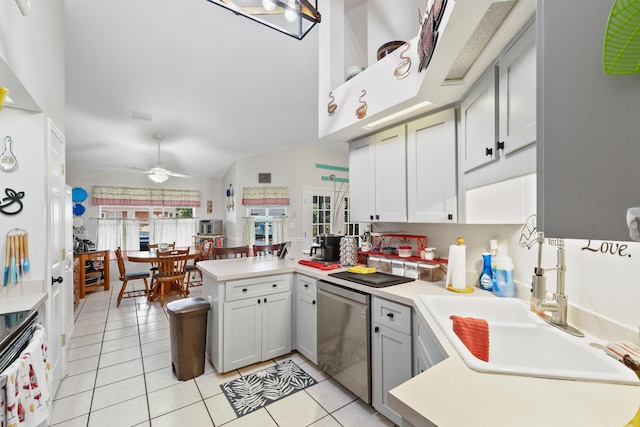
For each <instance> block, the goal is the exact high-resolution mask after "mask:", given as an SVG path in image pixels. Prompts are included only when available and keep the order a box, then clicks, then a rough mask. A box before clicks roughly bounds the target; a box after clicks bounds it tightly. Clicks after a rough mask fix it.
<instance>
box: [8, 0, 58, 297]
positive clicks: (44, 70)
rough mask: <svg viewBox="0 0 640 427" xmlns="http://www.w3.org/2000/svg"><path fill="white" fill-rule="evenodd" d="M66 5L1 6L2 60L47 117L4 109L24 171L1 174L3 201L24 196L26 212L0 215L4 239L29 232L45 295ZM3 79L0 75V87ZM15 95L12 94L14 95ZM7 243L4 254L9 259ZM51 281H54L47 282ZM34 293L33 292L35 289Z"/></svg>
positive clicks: (35, 276)
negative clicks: (49, 154)
mask: <svg viewBox="0 0 640 427" xmlns="http://www.w3.org/2000/svg"><path fill="white" fill-rule="evenodd" d="M62 25H63V1H62V0H50V1H46V2H34V3H33V4H32V11H31V14H30V15H29V16H26V17H25V16H22V14H21V13H20V10H19V9H18V6H17V5H16V3H15V1H3V2H0V57H1V58H2V60H3V61H4V62H5V63H6V64H7V65H8V66H9V67H10V69H11V71H12V72H13V74H15V76H16V77H17V78H18V79H19V80H20V82H21V83H22V84H23V86H24V87H25V88H26V89H27V91H28V92H29V93H30V95H31V97H32V98H34V99H35V101H36V102H37V103H38V105H39V106H40V108H41V109H42V110H43V112H42V113H33V112H27V111H23V110H19V109H14V108H9V107H6V106H5V108H4V109H2V110H0V138H2V140H4V137H5V136H10V137H11V138H12V140H13V152H14V154H15V156H16V157H17V159H18V167H17V169H14V170H13V171H11V172H4V171H0V199H2V198H4V197H6V196H5V189H6V188H11V189H13V190H15V191H17V192H21V191H23V192H24V194H25V195H24V198H23V199H22V202H23V205H24V207H23V210H22V212H20V213H19V214H17V215H11V216H8V215H2V214H0V236H3V237H4V236H6V234H7V232H8V231H9V230H11V229H13V228H22V229H24V230H26V231H27V232H28V233H29V256H30V264H31V272H30V273H29V274H27V275H26V280H29V281H33V282H38V283H39V285H38V287H37V289H33V291H34V292H39V293H41V292H43V291H44V290H45V289H43V288H42V280H43V279H44V274H45V271H46V269H45V249H46V234H45V233H46V209H47V206H46V188H45V182H46V175H45V166H46V165H45V137H46V135H45V134H46V132H45V130H46V128H45V126H46V119H47V117H51V118H52V119H53V121H54V123H55V124H56V126H57V127H58V128H59V129H60V130H61V131H63V132H64V42H63V28H62ZM2 80H3V76H1V75H0V85H2ZM9 95H11V93H9ZM4 241H5V240H4V239H2V245H1V247H0V254H2V259H4V254H5V245H4ZM47 283H48V280H47ZM14 290H15V291H20V292H23V291H25V289H11V287H8V288H4V287H3V288H1V289H0V298H4V297H11V296H17V294H18V293H19V292H13V293H11V291H14ZM28 293H31V292H30V291H29V292H28Z"/></svg>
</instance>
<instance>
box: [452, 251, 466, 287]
mask: <svg viewBox="0 0 640 427" xmlns="http://www.w3.org/2000/svg"><path fill="white" fill-rule="evenodd" d="M466 265H467V249H466V246H465V245H451V246H449V262H448V269H447V285H451V287H453V288H455V289H461V290H462V289H466V287H467V267H466Z"/></svg>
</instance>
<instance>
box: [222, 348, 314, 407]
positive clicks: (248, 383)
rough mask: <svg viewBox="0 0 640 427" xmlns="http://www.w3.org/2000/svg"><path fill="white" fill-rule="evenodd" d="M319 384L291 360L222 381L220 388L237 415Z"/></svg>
mask: <svg viewBox="0 0 640 427" xmlns="http://www.w3.org/2000/svg"><path fill="white" fill-rule="evenodd" d="M315 383H316V380H314V379H313V378H312V377H311V376H310V375H309V374H307V373H306V372H305V371H304V370H302V368H300V367H299V366H298V365H296V364H295V363H294V362H293V361H291V360H285V361H284V362H282V363H279V364H277V365H274V366H271V367H269V368H267V369H263V370H261V371H258V372H254V373H252V374H249V375H245V376H242V377H240V378H237V379H235V380H233V381H229V382H227V383H224V384H221V385H220V388H221V389H222V391H223V392H224V395H225V396H226V397H227V400H228V401H229V403H230V404H231V406H232V407H233V410H234V411H235V413H236V415H237V416H238V417H241V416H243V415H247V414H250V413H251V412H253V411H255V410H256V409H260V408H262V407H264V406H266V405H269V404H270V403H273V402H275V401H277V400H279V399H282V398H283V397H286V396H289V395H292V394H293V393H296V392H298V391H300V390H304V389H305V388H307V387H309V386H312V385H314V384H315Z"/></svg>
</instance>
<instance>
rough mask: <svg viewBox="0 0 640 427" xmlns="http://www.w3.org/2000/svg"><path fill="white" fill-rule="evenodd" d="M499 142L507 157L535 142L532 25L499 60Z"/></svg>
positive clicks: (533, 31)
mask: <svg viewBox="0 0 640 427" xmlns="http://www.w3.org/2000/svg"><path fill="white" fill-rule="evenodd" d="M498 70H499V74H500V78H499V82H500V87H499V93H500V116H499V129H500V132H499V135H500V138H499V139H500V142H501V143H504V153H505V155H509V154H511V153H513V152H514V151H517V150H519V149H521V148H523V147H525V146H527V145H529V144H533V143H535V142H536V39H535V26H534V25H533V24H532V25H531V26H530V27H529V29H528V30H527V31H526V33H525V34H524V35H523V36H522V37H520V39H518V41H517V42H516V43H515V44H514V46H513V47H512V48H511V49H510V50H509V51H508V52H507V53H506V54H505V55H504V56H503V57H502V59H500V63H499V65H498Z"/></svg>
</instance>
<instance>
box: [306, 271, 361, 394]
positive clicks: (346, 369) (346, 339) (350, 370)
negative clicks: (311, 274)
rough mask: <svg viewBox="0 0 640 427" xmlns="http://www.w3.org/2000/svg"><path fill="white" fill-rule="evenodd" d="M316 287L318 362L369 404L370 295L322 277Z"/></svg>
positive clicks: (329, 373)
mask: <svg viewBox="0 0 640 427" xmlns="http://www.w3.org/2000/svg"><path fill="white" fill-rule="evenodd" d="M317 289H318V296H317V299H318V365H319V366H320V368H321V369H322V370H323V371H324V372H326V373H327V374H328V375H330V376H331V377H333V378H334V379H335V380H336V381H338V382H339V383H340V384H342V385H343V386H345V387H346V388H347V389H348V390H350V391H351V392H352V393H353V394H355V395H356V396H358V397H359V398H360V399H362V400H363V401H365V402H366V403H371V320H370V315H369V305H370V299H371V297H370V295H369V294H365V293H363V292H358V291H355V290H352V289H347V288H343V287H341V286H338V285H335V284H333V283H330V282H325V281H323V280H320V281H318V282H317Z"/></svg>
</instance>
